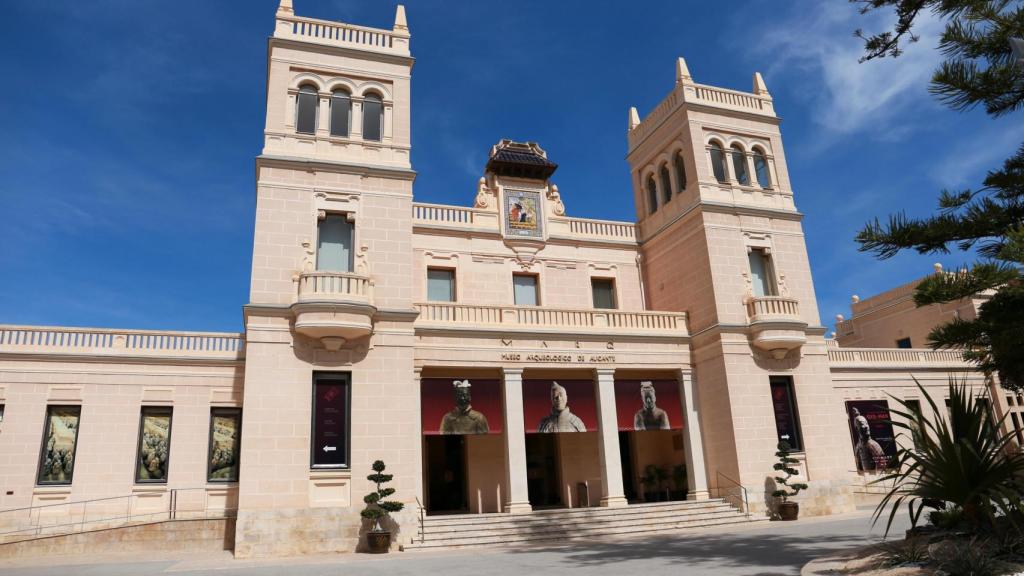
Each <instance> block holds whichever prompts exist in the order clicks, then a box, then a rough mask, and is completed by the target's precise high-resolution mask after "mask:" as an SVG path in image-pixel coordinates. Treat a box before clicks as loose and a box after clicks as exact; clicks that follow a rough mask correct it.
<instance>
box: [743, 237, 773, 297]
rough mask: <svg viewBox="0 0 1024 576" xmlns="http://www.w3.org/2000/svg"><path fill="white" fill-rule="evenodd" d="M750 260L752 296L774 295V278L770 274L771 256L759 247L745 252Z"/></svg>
mask: <svg viewBox="0 0 1024 576" xmlns="http://www.w3.org/2000/svg"><path fill="white" fill-rule="evenodd" d="M747 258H748V259H749V261H750V283H751V285H752V288H753V290H754V296H774V295H775V280H774V278H773V274H772V263H771V258H770V257H769V256H768V254H767V253H766V252H765V251H764V250H762V249H760V248H754V249H751V250H750V251H749V252H747Z"/></svg>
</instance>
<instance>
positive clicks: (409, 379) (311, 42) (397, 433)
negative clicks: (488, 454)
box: [235, 0, 421, 557]
mask: <svg viewBox="0 0 1024 576" xmlns="http://www.w3.org/2000/svg"><path fill="white" fill-rule="evenodd" d="M409 40H410V34H409V28H408V25H407V23H406V18H405V9H404V8H403V7H402V6H398V8H397V11H396V14H395V23H394V26H393V27H392V28H391V29H377V28H367V27H362V26H353V25H350V24H345V23H340V22H330V21H325V20H316V19H312V18H304V17H300V16H297V15H296V14H295V13H294V9H293V6H292V2H291V0H282V1H281V4H280V7H279V8H278V10H277V15H276V24H275V28H274V34H273V36H272V37H271V38H270V39H269V42H268V63H267V74H268V77H267V95H266V97H267V117H266V127H265V129H264V145H263V152H262V154H260V156H259V157H257V159H256V227H255V236H254V242H253V257H252V281H251V287H250V294H249V303H248V304H247V305H246V306H245V309H244V310H245V326H246V340H247V359H246V369H245V400H244V406H245V414H244V418H243V422H242V439H243V440H242V452H241V473H240V483H239V502H238V509H239V512H238V523H237V529H236V538H235V539H236V542H235V554H236V556H239V557H251V556H264V555H281V554H292V553H316V552H331V551H346V550H353V549H355V548H356V547H357V546H359V545H360V525H361V523H360V517H359V510H360V509H361V507H362V495H363V494H365V493H367V492H369V491H370V486H369V483H368V482H367V481H366V480H365V476H366V473H367V472H368V471H369V468H370V465H371V463H372V462H373V461H374V460H378V459H379V460H384V462H385V463H386V464H387V466H388V471H389V472H394V474H395V483H394V484H393V486H394V487H395V488H396V489H397V495H396V496H397V497H399V498H400V499H403V500H406V501H409V502H410V503H411V502H414V501H415V500H414V498H415V496H416V495H418V494H419V493H420V486H419V484H420V482H419V480H418V479H419V478H420V470H421V465H420V450H419V445H418V441H419V436H418V434H416V430H417V428H416V425H417V418H418V414H419V388H418V383H416V381H415V380H414V374H413V348H412V344H413V327H412V326H413V324H412V322H413V320H414V319H415V317H416V312H415V310H413V307H412V289H411V279H412V246H411V239H412V221H411V217H412V183H413V179H414V177H415V173H414V172H413V171H412V167H411V163H410V141H411V140H410V125H409V105H410V102H409V100H410V75H411V72H412V65H413V59H412V57H411V55H410V52H409ZM409 508H412V506H409ZM396 520H397V521H398V523H399V525H400V526H399V529H401V525H402V524H403V517H402V516H399V517H397V518H396Z"/></svg>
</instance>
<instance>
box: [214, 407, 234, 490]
mask: <svg viewBox="0 0 1024 576" xmlns="http://www.w3.org/2000/svg"><path fill="white" fill-rule="evenodd" d="M241 431H242V411H241V410H239V409H236V408H230V409H223V410H215V411H214V412H213V413H211V414H210V454H209V459H208V460H207V463H208V471H207V480H208V481H210V482H237V481H238V455H239V449H240V434H241Z"/></svg>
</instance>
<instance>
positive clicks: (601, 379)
mask: <svg viewBox="0 0 1024 576" xmlns="http://www.w3.org/2000/svg"><path fill="white" fill-rule="evenodd" d="M594 372H595V373H596V375H597V378H596V380H595V382H594V386H595V387H596V390H595V394H594V395H595V396H596V397H597V433H598V435H599V436H598V453H599V454H600V458H601V506H608V507H612V506H625V505H627V504H628V503H629V502H627V501H626V495H625V493H624V492H623V490H622V457H621V456H620V455H619V418H618V414H616V413H615V370H614V369H611V368H598V369H597V370H595V371H594Z"/></svg>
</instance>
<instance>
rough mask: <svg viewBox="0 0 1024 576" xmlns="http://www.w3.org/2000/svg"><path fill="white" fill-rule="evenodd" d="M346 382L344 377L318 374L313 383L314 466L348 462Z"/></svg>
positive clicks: (312, 448) (337, 465)
mask: <svg viewBox="0 0 1024 576" xmlns="http://www.w3.org/2000/svg"><path fill="white" fill-rule="evenodd" d="M348 392H349V383H348V379H347V378H343V377H338V378H333V377H318V378H317V380H316V382H315V383H314V386H313V445H312V446H311V447H310V448H311V450H312V454H311V456H312V464H313V466H314V467H317V466H320V467H334V468H337V467H344V466H347V465H348V432H349V422H348V415H349V404H348V402H349V394H348Z"/></svg>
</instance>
